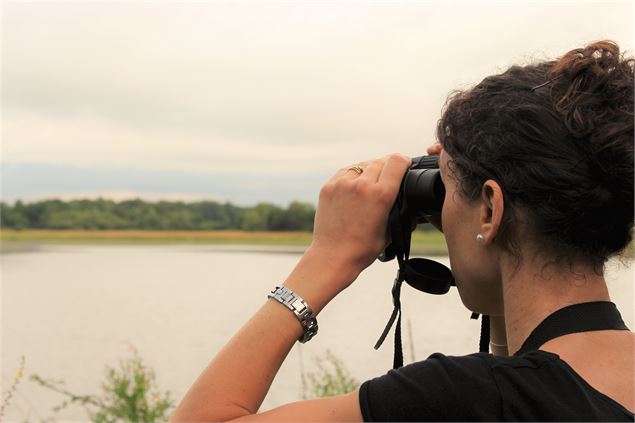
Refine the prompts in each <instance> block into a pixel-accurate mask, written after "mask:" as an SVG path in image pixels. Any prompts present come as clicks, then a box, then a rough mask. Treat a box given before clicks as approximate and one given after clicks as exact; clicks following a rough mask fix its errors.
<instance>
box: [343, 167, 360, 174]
mask: <svg viewBox="0 0 635 423" xmlns="http://www.w3.org/2000/svg"><path fill="white" fill-rule="evenodd" d="M347 170H354V171H355V172H357V174H358V175H361V174H362V172H363V171H364V169H362V168H361V166H352V167H349V168H348V169H347Z"/></svg>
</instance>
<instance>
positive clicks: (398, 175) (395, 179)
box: [378, 154, 412, 185]
mask: <svg viewBox="0 0 635 423" xmlns="http://www.w3.org/2000/svg"><path fill="white" fill-rule="evenodd" d="M411 164H412V159H410V157H407V156H404V155H401V154H391V155H390V156H387V157H385V162H384V166H383V168H382V171H381V175H380V176H379V180H378V182H380V183H383V184H387V185H395V184H399V183H400V182H401V180H402V179H403V176H404V174H405V173H406V170H407V169H408V168H409V167H410V165H411Z"/></svg>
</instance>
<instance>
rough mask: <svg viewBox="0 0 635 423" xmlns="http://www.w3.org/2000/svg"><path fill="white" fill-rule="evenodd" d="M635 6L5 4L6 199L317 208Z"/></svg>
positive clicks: (626, 20) (623, 40)
mask: <svg viewBox="0 0 635 423" xmlns="http://www.w3.org/2000/svg"><path fill="white" fill-rule="evenodd" d="M631 3H632V2H626V1H625V2H610V1H576V2H572V1H569V2H554V1H549V2H547V1H543V2H522V3H521V2H511V1H510V2H500V1H499V2H448V1H445V2H375V3H372V2H359V1H358V2H326V1H323V2H317V1H313V2H303V1H295V2H292V1H289V2H283V1H276V2H256V1H249V2H245V1H233V2H229V1H226V2H212V1H209V2H201V1H199V2H191V3H187V2H153V1H149V2H132V1H128V2H125V1H118V2H99V3H97V2H79V1H73V2H66V3H64V2H28V3H27V2H3V3H2V151H1V152H2V156H1V164H2V189H3V191H2V197H3V199H4V200H9V201H13V200H15V199H17V198H22V199H26V200H34V199H39V198H47V197H61V198H72V197H96V196H106V197H111V198H116V199H121V198H130V197H136V196H140V197H143V198H147V199H159V198H165V199H177V198H179V199H201V198H207V199H217V200H222V201H231V202H234V203H237V204H244V205H249V204H255V203H257V202H259V201H270V202H274V203H278V204H280V205H286V204H287V203H288V202H289V201H291V200H294V199H298V200H302V201H311V202H315V201H316V199H317V193H318V190H319V188H320V186H321V184H322V183H323V182H324V181H325V180H326V179H327V178H328V177H329V176H330V175H331V174H332V173H333V172H334V171H335V170H336V169H337V168H339V167H341V166H345V165H347V164H350V163H354V162H357V161H360V160H363V159H367V158H372V157H376V156H381V155H384V154H388V153H391V152H393V151H399V152H402V153H404V154H408V155H411V156H416V155H421V154H423V152H424V151H425V147H426V146H427V145H429V144H431V143H432V142H433V141H434V129H435V125H436V122H437V120H438V118H439V114H440V110H441V108H442V106H443V103H444V101H445V98H446V96H447V95H448V94H449V93H450V92H451V91H452V90H453V89H455V88H466V87H469V86H470V85H472V84H475V83H477V82H479V81H480V80H481V79H482V78H484V77H485V76H487V75H489V74H492V73H496V72H500V71H503V70H504V69H505V68H506V67H507V66H509V65H511V64H514V63H527V62H529V61H531V60H534V59H545V58H553V57H556V56H559V55H562V54H563V53H565V52H566V51H568V50H570V49H572V48H576V47H580V46H582V45H584V44H586V43H588V42H589V41H593V40H598V39H605V38H608V39H613V40H615V41H617V42H618V43H619V44H620V46H621V47H622V49H626V50H628V51H629V52H631V54H632V51H633V6H632V5H631Z"/></svg>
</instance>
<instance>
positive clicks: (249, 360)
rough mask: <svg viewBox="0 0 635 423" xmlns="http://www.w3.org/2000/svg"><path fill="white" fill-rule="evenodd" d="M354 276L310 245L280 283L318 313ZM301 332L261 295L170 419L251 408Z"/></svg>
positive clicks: (219, 416) (222, 416) (215, 417)
mask: <svg viewBox="0 0 635 423" xmlns="http://www.w3.org/2000/svg"><path fill="white" fill-rule="evenodd" d="M356 276H357V272H355V271H354V270H352V269H351V268H350V267H349V266H346V265H345V264H339V265H338V264H337V262H335V261H334V260H332V259H331V258H330V257H328V256H327V255H325V254H324V253H322V252H319V251H316V250H314V249H311V248H309V249H308V250H307V252H306V253H305V255H304V256H303V257H302V258H301V260H300V262H299V263H298V265H297V266H296V268H295V269H294V270H293V272H292V273H291V274H290V275H289V277H288V278H287V280H286V281H285V283H284V285H285V286H286V287H288V288H289V289H291V290H292V291H294V292H296V293H297V294H299V295H300V296H301V297H302V298H303V299H304V300H305V301H306V302H307V303H308V304H309V305H310V306H311V308H312V309H313V311H314V313H315V314H317V313H319V312H320V310H322V309H323V308H324V306H326V304H328V302H329V301H330V300H331V299H332V298H333V297H335V296H336V295H337V294H338V293H339V290H340V289H341V288H339V287H342V286H346V285H347V282H350V281H352V280H353V279H355V277H356ZM343 279H347V280H346V281H345V282H344V283H342V280H343ZM274 284H275V281H272V287H273V285H274ZM262 295H263V296H264V295H266V293H264V292H263V293H262ZM301 334H302V327H301V325H300V322H299V321H298V319H297V318H296V317H295V315H294V314H293V313H292V312H291V311H290V310H289V309H287V308H286V307H284V306H283V305H282V304H280V303H278V302H275V301H266V302H265V304H264V305H263V306H262V307H261V308H260V310H258V312H256V314H255V315H254V316H253V317H252V318H251V319H250V320H249V321H248V322H247V323H246V324H245V325H244V326H243V328H242V329H241V330H240V331H239V332H238V333H237V334H236V335H235V336H234V337H233V338H232V339H231V341H230V342H229V343H228V344H227V345H226V346H225V347H224V348H223V350H221V352H220V353H219V354H218V355H217V356H216V357H215V358H214V359H213V360H212V362H211V363H210V364H209V365H208V367H207V368H206V369H205V371H204V372H203V373H202V374H201V376H200V377H199V378H198V380H197V381H196V382H195V383H194V385H193V386H192V387H191V388H190V390H189V392H188V393H187V394H186V396H185V397H184V398H183V400H182V402H181V404H180V405H179V406H178V408H177V409H176V411H175V413H174V415H173V416H172V421H203V420H205V421H227V420H231V419H235V418H238V417H241V416H244V415H248V414H254V413H256V412H257V410H258V408H259V407H260V405H261V403H262V401H263V399H264V398H265V396H266V394H267V391H268V390H269V387H270V386H271V383H272V381H273V378H274V377H275V375H276V373H277V372H278V369H279V368H280V366H281V365H282V362H283V361H284V359H285V357H286V356H287V354H288V353H289V351H290V350H291V348H292V347H293V345H294V344H295V342H296V341H297V339H298V338H299V337H300V335H301Z"/></svg>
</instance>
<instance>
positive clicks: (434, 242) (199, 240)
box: [0, 230, 447, 255]
mask: <svg viewBox="0 0 635 423" xmlns="http://www.w3.org/2000/svg"><path fill="white" fill-rule="evenodd" d="M311 238H312V235H311V233H310V232H248V231H91V230H21V231H16V230H2V231H0V239H1V240H2V248H3V249H12V248H13V247H15V246H17V245H19V244H25V243H32V244H93V245H94V244H139V245H154V244H203V245H204V244H210V245H259V246H294V247H298V248H299V247H306V246H308V245H309V243H310V242H311ZM446 251H447V250H446V247H445V241H444V239H443V235H442V234H441V233H440V232H415V233H414V234H413V240H412V252H413V254H429V255H444V254H446Z"/></svg>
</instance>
